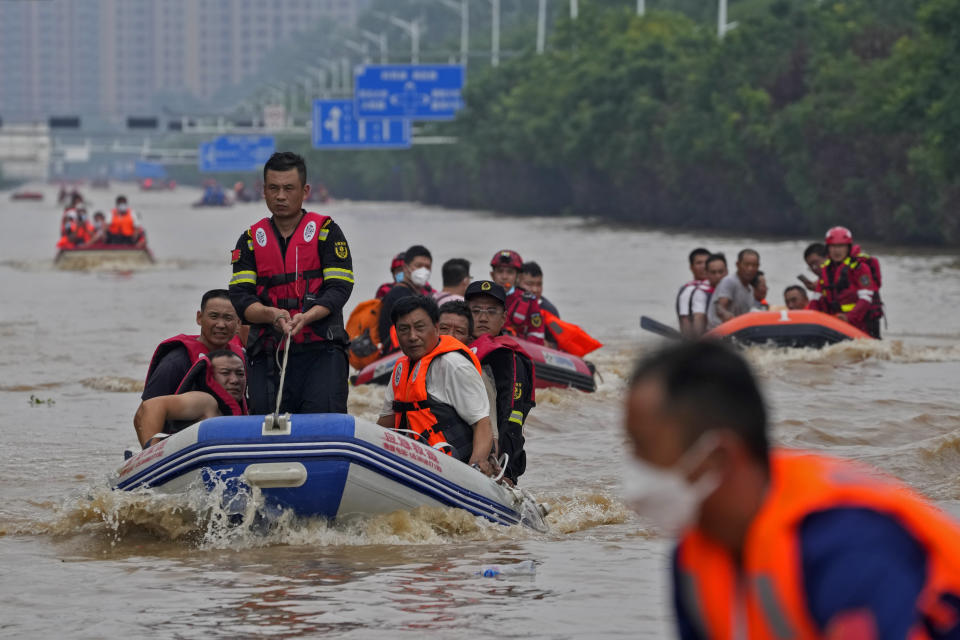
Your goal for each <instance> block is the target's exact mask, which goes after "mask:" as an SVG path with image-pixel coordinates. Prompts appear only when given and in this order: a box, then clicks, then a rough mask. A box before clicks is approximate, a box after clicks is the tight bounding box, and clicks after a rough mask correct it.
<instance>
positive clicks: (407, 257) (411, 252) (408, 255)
mask: <svg viewBox="0 0 960 640" xmlns="http://www.w3.org/2000/svg"><path fill="white" fill-rule="evenodd" d="M417 256H423V257H425V258H430V262H433V256H432V255H430V250H429V249H427V248H426V247H425V246H423V245H422V244H415V245H413V246H412V247H410V248H409V249H407V250H406V251H404V252H403V261H404V263H406V264H410V263H411V262H413V259H414V258H416V257H417Z"/></svg>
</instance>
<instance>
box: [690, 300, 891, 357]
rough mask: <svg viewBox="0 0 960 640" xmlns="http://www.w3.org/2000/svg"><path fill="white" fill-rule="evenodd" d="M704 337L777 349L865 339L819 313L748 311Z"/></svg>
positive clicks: (851, 327)
mask: <svg viewBox="0 0 960 640" xmlns="http://www.w3.org/2000/svg"><path fill="white" fill-rule="evenodd" d="M706 335H707V337H712V338H727V339H730V340H734V341H736V342H738V343H740V344H772V345H775V346H778V347H815V348H819V347H822V346H824V345H828V344H835V343H837V342H842V341H844V340H857V339H861V338H866V339H870V340H872V339H873V338H871V337H870V336H869V335H867V334H866V333H864V332H863V331H860V330H859V329H857V328H856V327H854V326H852V325H850V324H847V323H846V322H844V321H842V320H838V319H836V318H835V317H833V316H831V315H829V314H826V313H821V312H819V311H807V310H803V311H788V310H786V309H784V310H783V311H751V312H750V313H745V314H743V315H742V316H737V317H736V318H734V319H732V320H728V321H727V322H724V323H723V324H721V325H720V326H719V327H716V328H714V329H712V330H711V331H708V332H707V334H706Z"/></svg>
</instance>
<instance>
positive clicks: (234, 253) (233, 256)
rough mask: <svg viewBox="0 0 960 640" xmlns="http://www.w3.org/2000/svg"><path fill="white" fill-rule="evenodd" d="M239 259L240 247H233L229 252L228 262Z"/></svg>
mask: <svg viewBox="0 0 960 640" xmlns="http://www.w3.org/2000/svg"><path fill="white" fill-rule="evenodd" d="M239 259H240V249H234V250H233V251H231V252H230V263H231V264H233V263H235V262H236V261H237V260H239Z"/></svg>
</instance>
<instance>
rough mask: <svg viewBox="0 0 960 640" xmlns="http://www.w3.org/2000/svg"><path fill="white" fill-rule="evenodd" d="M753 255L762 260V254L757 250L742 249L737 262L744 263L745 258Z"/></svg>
mask: <svg viewBox="0 0 960 640" xmlns="http://www.w3.org/2000/svg"><path fill="white" fill-rule="evenodd" d="M751 253H752V254H753V255H755V256H757V260H759V259H760V254H759V253H757V250H756V249H741V250H740V253H738V254H737V262H743V257H744V256H746V255H748V254H751Z"/></svg>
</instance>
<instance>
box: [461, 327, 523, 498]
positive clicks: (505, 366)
mask: <svg viewBox="0 0 960 640" xmlns="http://www.w3.org/2000/svg"><path fill="white" fill-rule="evenodd" d="M470 349H471V350H472V351H473V352H474V353H475V354H477V359H478V360H479V361H480V365H481V366H482V367H483V368H487V367H489V369H490V371H491V373H492V374H493V383H494V386H495V387H496V390H497V406H496V409H494V408H493V407H491V408H490V410H491V412H493V411H494V410H495V411H496V416H497V431H498V435H497V450H498V452H499V454H503V453H506V454H507V455H508V456H509V459H508V460H507V469H506V472H505V474H504V475H505V476H506V477H507V478H510V480H512V481H513V483H514V484H516V483H517V480H518V479H519V478H520V476H521V475H523V472H524V471H525V470H526V468H527V452H526V451H524V450H523V445H524V442H525V438H524V436H523V423H524V422H525V421H526V419H527V414H529V413H530V410H531V409H533V407H535V406H536V405H537V403H536V398H535V395H534V386H535V384H536V371H535V369H534V366H533V360H532V359H531V358H530V356H528V355H527V353H526V352H525V351H524V350H523V347H521V346H520V344H519V343H518V342H517V341H516V340H514V339H513V338H511V337H509V336H495V337H494V336H489V335H483V336H480V337H479V338H477V339H476V340H474V341H473V342H472V343H470Z"/></svg>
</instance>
